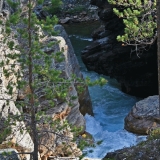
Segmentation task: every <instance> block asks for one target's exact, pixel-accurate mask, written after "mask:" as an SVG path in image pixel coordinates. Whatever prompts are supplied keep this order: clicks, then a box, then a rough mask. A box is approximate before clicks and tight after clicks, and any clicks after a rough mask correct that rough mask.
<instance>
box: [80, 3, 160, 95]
mask: <svg viewBox="0 0 160 160" xmlns="http://www.w3.org/2000/svg"><path fill="white" fill-rule="evenodd" d="M91 4H93V5H96V6H98V7H99V12H98V15H99V17H100V20H101V21H102V22H103V27H100V28H99V29H98V30H96V31H95V32H94V33H93V35H92V37H93V39H94V41H93V43H92V44H91V45H90V46H87V47H86V48H85V49H84V50H83V51H82V59H83V62H84V63H85V65H86V67H87V68H88V70H94V71H96V72H97V73H100V74H104V75H107V76H108V75H109V76H110V77H111V78H115V79H117V80H118V82H119V83H120V84H121V88H122V91H124V92H126V93H128V94H131V95H136V96H139V97H147V96H149V95H155V94H157V88H158V87H157V84H158V83H157V79H158V78H157V56H156V52H157V49H156V43H155V44H153V45H152V46H150V47H149V48H147V50H145V51H143V53H142V54H139V57H138V56H137V54H136V53H134V52H133V53H132V54H130V53H131V49H133V48H131V47H129V46H125V47H124V46H122V44H121V43H120V42H117V40H116V37H117V35H121V34H123V29H124V25H123V21H122V19H120V18H118V17H117V16H116V15H115V14H114V13H113V11H112V8H113V6H111V5H110V4H108V2H107V1H105V0H100V1H99V0H91Z"/></svg>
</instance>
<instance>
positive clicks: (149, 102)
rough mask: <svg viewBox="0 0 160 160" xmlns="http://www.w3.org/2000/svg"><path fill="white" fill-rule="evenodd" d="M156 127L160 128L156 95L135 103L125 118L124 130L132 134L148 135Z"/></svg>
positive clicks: (157, 97)
mask: <svg viewBox="0 0 160 160" xmlns="http://www.w3.org/2000/svg"><path fill="white" fill-rule="evenodd" d="M157 127H160V117H159V96H158V95H156V96H150V97H148V98H145V99H143V100H141V101H139V102H137V103H136V104H135V105H134V106H133V108H132V110H131V111H130V113H129V114H128V115H127V116H126V118H125V129H126V130H128V131H130V132H133V133H137V134H148V133H149V132H150V130H152V129H155V128H157Z"/></svg>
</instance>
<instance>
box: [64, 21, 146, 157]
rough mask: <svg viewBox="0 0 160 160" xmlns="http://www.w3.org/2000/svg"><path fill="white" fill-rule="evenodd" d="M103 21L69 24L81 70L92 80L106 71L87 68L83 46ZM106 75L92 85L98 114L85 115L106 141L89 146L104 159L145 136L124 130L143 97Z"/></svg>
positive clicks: (91, 129) (95, 134)
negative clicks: (124, 89)
mask: <svg viewBox="0 0 160 160" xmlns="http://www.w3.org/2000/svg"><path fill="white" fill-rule="evenodd" d="M99 25H100V24H99V23H98V22H97V23H89V24H86V23H85V24H83V23H82V24H70V25H66V26H65V29H66V31H67V33H68V35H69V37H70V40H71V42H72V45H73V48H74V50H75V54H76V56H77V58H78V61H79V64H80V66H81V71H82V73H83V75H84V77H86V76H89V77H90V78H91V79H92V80H94V79H97V78H99V77H100V76H103V75H99V74H97V73H95V72H93V71H87V69H86V67H85V65H84V64H83V62H82V59H81V50H82V49H83V48H84V47H85V46H87V45H89V44H90V43H91V42H92V38H91V33H92V31H93V30H94V29H96V28H97V27H98V26H99ZM103 77H105V78H106V79H107V80H108V83H107V84H106V85H104V86H103V87H100V86H94V87H89V92H90V95H91V99H92V104H93V112H94V117H91V116H89V115H86V116H85V119H86V131H87V132H89V133H91V134H92V136H93V137H94V139H95V141H102V143H101V144H97V145H96V147H94V148H92V147H88V148H86V149H85V151H86V152H87V153H88V154H87V157H89V158H100V159H101V158H103V157H104V156H105V155H106V153H107V152H111V151H114V150H116V149H121V148H123V147H128V146H132V145H135V144H136V143H138V142H139V141H141V140H143V139H144V137H143V136H138V135H135V134H132V133H129V132H127V131H126V130H124V118H125V116H126V115H127V114H128V112H129V111H130V109H131V108H132V106H133V105H134V104H135V103H136V102H137V101H138V100H139V99H138V98H137V97H133V96H130V95H127V94H125V93H123V92H121V90H120V85H119V83H118V82H117V81H116V80H115V79H111V78H109V77H108V76H103Z"/></svg>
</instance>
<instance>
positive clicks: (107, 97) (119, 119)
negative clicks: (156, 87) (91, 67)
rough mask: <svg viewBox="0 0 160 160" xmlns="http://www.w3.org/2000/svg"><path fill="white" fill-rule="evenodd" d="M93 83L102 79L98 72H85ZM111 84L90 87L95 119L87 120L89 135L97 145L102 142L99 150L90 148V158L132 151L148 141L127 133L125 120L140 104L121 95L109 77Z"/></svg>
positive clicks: (88, 155) (132, 98)
mask: <svg viewBox="0 0 160 160" xmlns="http://www.w3.org/2000/svg"><path fill="white" fill-rule="evenodd" d="M83 75H84V76H89V77H91V79H96V78H98V77H100V75H98V74H97V73H95V72H83ZM105 78H106V79H107V80H108V83H107V84H106V85H105V86H103V87H99V86H95V87H89V91H90V95H91V99H92V103H93V112H94V117H91V116H89V115H86V116H85V119H86V122H87V123H86V131H87V132H89V133H90V134H92V136H93V138H94V140H95V142H96V141H101V140H102V143H101V144H100V145H96V147H95V148H93V147H92V148H86V150H85V151H88V154H87V157H89V158H103V157H104V156H105V155H106V153H108V152H111V151H114V150H117V149H121V148H123V147H129V146H132V145H135V144H137V143H138V142H140V141H142V140H144V139H145V137H144V136H138V135H135V134H132V133H129V132H127V131H126V130H124V129H123V128H124V117H125V116H126V115H127V114H128V112H129V111H130V109H131V107H132V106H133V105H134V104H135V102H136V101H137V100H138V99H137V98H136V97H133V96H129V95H127V94H125V93H123V92H121V91H120V89H119V86H118V83H117V82H116V80H113V79H110V78H109V77H105Z"/></svg>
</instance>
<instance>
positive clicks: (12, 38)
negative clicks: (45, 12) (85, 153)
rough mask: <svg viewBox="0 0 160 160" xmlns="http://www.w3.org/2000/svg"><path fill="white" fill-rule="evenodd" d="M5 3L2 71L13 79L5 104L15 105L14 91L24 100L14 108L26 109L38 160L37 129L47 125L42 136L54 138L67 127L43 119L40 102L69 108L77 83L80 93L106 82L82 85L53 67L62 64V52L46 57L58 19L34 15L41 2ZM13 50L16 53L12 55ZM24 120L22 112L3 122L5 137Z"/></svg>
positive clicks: (34, 158) (50, 118)
mask: <svg viewBox="0 0 160 160" xmlns="http://www.w3.org/2000/svg"><path fill="white" fill-rule="evenodd" d="M7 2H8V4H9V5H10V7H11V8H13V10H14V13H13V14H11V15H10V16H9V18H8V19H7V20H6V21H1V23H0V25H1V26H3V25H5V27H4V29H3V30H1V34H3V36H4V37H5V38H4V40H3V43H4V45H7V46H8V47H9V49H10V51H11V52H10V53H7V54H6V55H4V60H2V61H1V67H2V68H3V74H4V76H5V78H6V79H7V78H9V77H11V76H15V77H16V82H15V81H12V79H11V80H10V81H8V85H7V87H6V88H7V90H6V92H5V94H6V95H9V96H7V97H8V98H5V100H6V101H7V102H8V103H9V102H10V101H14V96H15V91H17V90H18V91H23V93H24V100H23V101H18V102H16V106H17V107H18V108H19V109H20V108H23V107H24V108H27V112H28V118H29V121H30V125H29V126H28V127H27V132H29V133H31V135H32V139H33V143H34V151H33V152H32V153H31V155H32V157H33V160H38V147H39V145H40V144H39V137H40V136H41V134H42V133H41V132H42V130H41V127H40V126H41V125H42V126H43V125H47V126H48V127H47V128H51V130H47V131H46V130H45V131H44V132H47V133H48V132H51V133H55V134H57V133H59V132H60V131H61V130H63V129H64V128H67V127H68V126H69V124H68V123H67V122H66V121H65V122H64V123H63V125H60V122H59V121H53V120H52V117H46V116H45V111H46V109H47V108H44V109H43V110H40V109H39V106H41V103H42V101H43V100H44V99H45V100H47V102H48V105H49V108H52V107H55V106H56V105H57V101H61V102H66V103H67V104H68V106H70V107H72V105H73V104H72V100H73V99H75V98H76V97H75V96H72V95H71V94H70V92H69V91H70V90H71V88H72V84H73V83H77V85H78V88H79V89H80V90H82V89H83V86H84V85H86V83H87V84H89V85H95V84H100V85H103V84H104V83H106V81H105V79H103V78H101V79H99V80H97V81H95V82H91V81H90V79H88V78H87V79H86V83H84V82H83V80H82V79H79V78H78V79H77V78H76V77H75V75H73V76H72V77H71V78H70V79H67V78H66V77H65V75H64V73H63V71H62V70H60V69H57V67H56V64H58V63H60V62H63V61H64V56H63V54H62V52H63V51H59V52H54V51H53V52H51V53H48V54H47V50H48V48H52V47H53V46H54V45H56V44H57V43H58V42H56V41H51V42H48V41H47V39H48V37H50V36H53V35H55V32H54V29H53V26H54V25H55V24H56V23H57V21H58V20H57V17H56V16H51V17H46V19H44V20H39V19H37V17H36V15H35V13H33V8H34V7H35V5H37V4H43V3H44V2H43V0H38V1H36V0H29V1H27V4H24V5H23V6H20V3H19V2H16V3H15V2H13V1H12V0H8V1H7ZM53 2H54V1H52V5H53ZM55 2H57V1H55ZM15 50H17V51H18V52H15ZM13 52H15V53H13ZM6 66H10V67H6ZM25 116H26V114H24V113H23V112H21V115H16V116H14V115H10V116H8V119H7V121H6V122H5V129H4V132H5V134H6V135H7V134H10V133H11V130H10V125H11V124H12V125H14V123H13V122H14V121H22V120H23V119H25ZM8 128H9V129H8ZM75 131H77V130H75ZM21 132H22V133H23V132H24V130H23V129H22V130H21ZM2 135H4V134H2ZM58 135H59V134H58ZM61 136H63V135H61ZM67 141H68V140H66V142H67Z"/></svg>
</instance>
